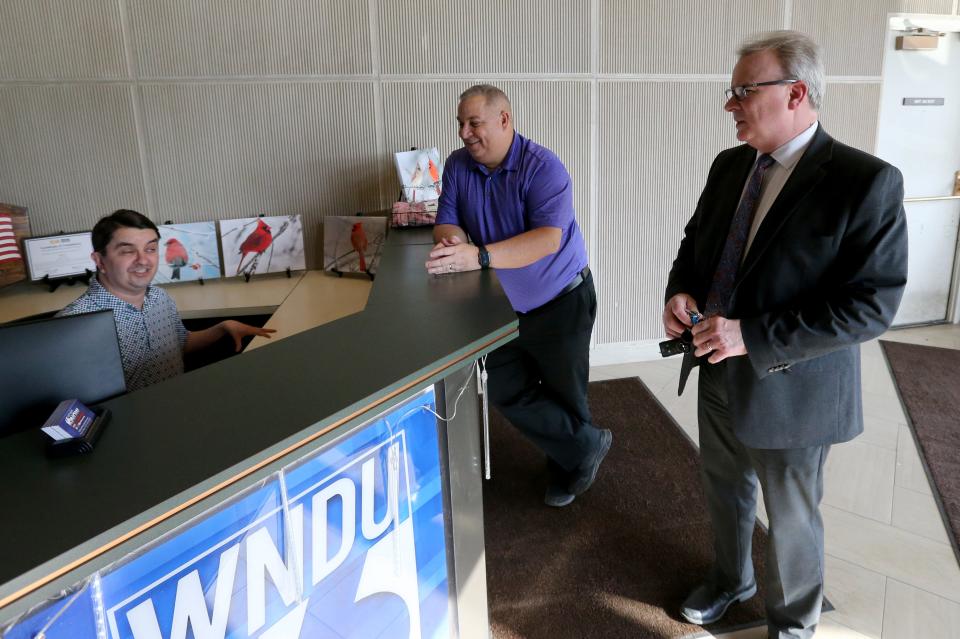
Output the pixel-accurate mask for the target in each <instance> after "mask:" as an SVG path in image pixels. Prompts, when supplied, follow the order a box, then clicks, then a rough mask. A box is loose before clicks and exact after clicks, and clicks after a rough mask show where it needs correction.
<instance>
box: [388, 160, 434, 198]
mask: <svg viewBox="0 0 960 639" xmlns="http://www.w3.org/2000/svg"><path fill="white" fill-rule="evenodd" d="M393 159H394V162H395V163H396V165H397V176H398V177H399V178H400V185H401V186H402V187H403V197H404V199H406V201H407V202H411V203H412V202H425V201H430V200H436V199H438V198H439V197H440V187H441V186H442V182H443V165H442V164H441V163H440V152H439V151H438V150H437V149H436V147H432V148H429V149H414V150H412V151H400V152H398V153H394V154H393Z"/></svg>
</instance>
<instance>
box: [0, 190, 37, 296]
mask: <svg viewBox="0 0 960 639" xmlns="http://www.w3.org/2000/svg"><path fill="white" fill-rule="evenodd" d="M27 237H30V221H29V220H28V219H27V209H25V208H23V207H20V206H14V205H13V204H4V203H2V202H0V286H7V285H8V284H13V283H14V282H19V281H20V280H22V279H24V278H26V276H27V269H26V265H25V263H24V261H23V240H24V238H27Z"/></svg>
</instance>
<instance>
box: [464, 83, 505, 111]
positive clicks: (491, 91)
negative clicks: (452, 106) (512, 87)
mask: <svg viewBox="0 0 960 639" xmlns="http://www.w3.org/2000/svg"><path fill="white" fill-rule="evenodd" d="M475 95H482V96H483V97H484V99H485V100H486V103H487V104H488V105H489V104H492V103H493V102H497V101H499V100H503V102H504V103H505V104H506V105H507V110H508V111H509V110H510V98H508V97H507V94H506V93H504V92H503V91H502V90H501V89H499V88H497V87H495V86H493V85H492V84H475V85H473V86H472V87H470V88H469V89H467V90H466V91H464V92H463V93H461V94H460V102H463V101H464V100H466V99H467V98H472V97H473V96H475Z"/></svg>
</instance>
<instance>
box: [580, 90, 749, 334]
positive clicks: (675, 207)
mask: <svg viewBox="0 0 960 639" xmlns="http://www.w3.org/2000/svg"><path fill="white" fill-rule="evenodd" d="M725 85H726V83H720V82H699V83H694V82H690V83H670V84H662V83H657V82H603V83H601V85H600V107H599V118H600V162H599V167H598V169H597V171H598V175H599V179H598V190H599V193H598V202H597V212H596V222H595V224H596V232H597V240H598V244H599V246H600V247H601V249H600V251H599V255H596V256H593V264H594V267H595V271H596V273H595V277H596V278H597V292H598V297H599V317H598V320H597V325H596V327H595V328H594V339H595V340H596V342H597V343H598V344H604V343H611V342H627V341H636V340H642V339H654V338H658V337H660V336H662V335H663V328H662V327H661V323H660V314H661V311H662V310H663V291H664V288H665V287H666V284H667V274H668V273H669V272H670V265H671V264H672V263H673V259H674V258H675V257H676V254H677V248H678V246H679V243H680V239H681V237H682V230H683V226H684V225H685V224H686V222H687V220H689V219H690V216H691V215H692V214H693V210H694V208H695V206H696V202H697V199H698V198H699V196H700V191H701V189H702V187H703V184H704V182H705V180H706V177H707V170H708V169H709V168H710V164H711V162H712V161H713V158H714V157H715V156H716V154H717V153H718V152H719V151H720V150H722V149H724V148H727V147H731V146H734V145H735V144H737V141H736V137H735V131H734V128H733V121H732V119H731V117H730V115H729V114H727V113H725V112H724V111H723V108H722V107H723V98H722V91H723V88H724V86H725ZM664 105H669V108H664Z"/></svg>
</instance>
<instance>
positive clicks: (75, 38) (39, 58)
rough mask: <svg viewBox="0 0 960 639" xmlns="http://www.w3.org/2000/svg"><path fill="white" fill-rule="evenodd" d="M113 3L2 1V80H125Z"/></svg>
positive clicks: (117, 13)
mask: <svg viewBox="0 0 960 639" xmlns="http://www.w3.org/2000/svg"><path fill="white" fill-rule="evenodd" d="M121 34H122V32H121V28H120V11H119V9H118V5H117V0H69V1H65V0H0V80H54V79H77V78H84V79H88V78H94V79H116V78H123V77H126V76H127V70H126V62H125V61H124V55H123V39H122V35H121Z"/></svg>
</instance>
